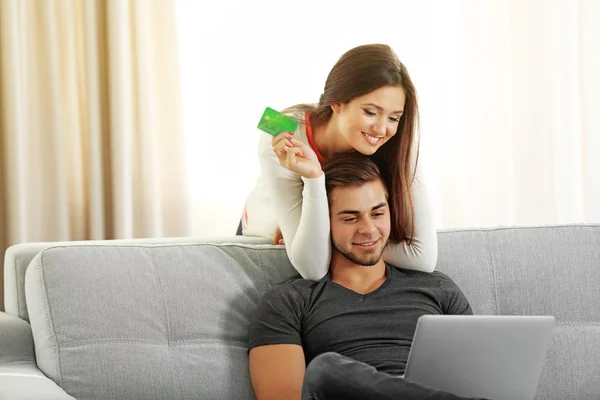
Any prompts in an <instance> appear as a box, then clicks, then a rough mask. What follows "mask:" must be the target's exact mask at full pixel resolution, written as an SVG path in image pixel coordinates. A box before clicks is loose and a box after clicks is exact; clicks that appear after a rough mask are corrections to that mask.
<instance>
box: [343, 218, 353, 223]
mask: <svg viewBox="0 0 600 400" xmlns="http://www.w3.org/2000/svg"><path fill="white" fill-rule="evenodd" d="M354 221H356V218H346V219H344V222H354Z"/></svg>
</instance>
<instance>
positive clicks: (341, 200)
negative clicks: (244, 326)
mask: <svg viewBox="0 0 600 400" xmlns="http://www.w3.org/2000/svg"><path fill="white" fill-rule="evenodd" d="M323 171H324V172H325V179H326V186H327V193H328V198H329V207H330V217H331V240H332V243H333V253H332V258H331V264H330V270H329V274H328V275H327V276H326V277H324V278H323V279H322V280H320V281H319V282H314V281H310V280H304V279H295V280H292V281H289V282H286V283H284V284H282V285H280V286H278V287H276V288H274V289H272V290H271V291H269V292H267V293H266V294H265V295H264V296H263V298H262V299H261V301H260V303H259V305H258V306H257V309H256V311H255V314H254V316H253V320H252V323H251V326H250V331H249V348H250V354H249V364H250V377H251V380H252V385H253V387H254V391H255V393H256V395H257V398H258V400H271V399H278V400H279V399H300V398H302V399H315V400H316V399H319V400H324V399H373V400H377V399H459V397H457V396H454V395H452V394H449V393H443V392H439V391H436V390H433V389H431V388H427V387H424V386H421V385H418V384H415V383H412V382H408V381H406V380H404V379H401V377H402V376H403V375H404V369H405V366H406V361H407V359H408V353H409V351H410V347H411V344H412V338H413V335H414V332H415V328H416V325H417V321H418V319H419V317H421V316H422V315H427V314H472V310H471V307H470V305H469V302H468V301H467V299H466V298H465V296H464V295H463V293H462V292H461V290H460V289H459V288H458V286H456V284H455V283H454V282H453V281H452V280H451V279H450V278H448V277H447V276H446V275H444V274H443V273H441V272H433V273H425V272H420V271H414V270H405V269H400V268H395V267H394V266H392V265H389V264H386V263H385V262H384V261H383V258H382V254H383V252H384V250H385V247H386V244H387V241H388V237H389V234H390V208H389V207H388V190H387V189H386V187H385V184H384V183H383V181H382V179H381V177H380V172H379V170H378V168H377V166H376V165H375V164H374V163H373V162H372V161H371V160H370V159H369V158H368V157H367V156H364V155H361V154H359V153H350V154H342V155H337V156H334V157H332V158H330V159H328V160H327V161H326V162H325V164H324V165H323Z"/></svg>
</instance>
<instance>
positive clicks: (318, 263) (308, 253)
mask: <svg viewBox="0 0 600 400" xmlns="http://www.w3.org/2000/svg"><path fill="white" fill-rule="evenodd" d="M259 159H260V166H261V177H262V178H263V179H264V181H265V186H266V189H267V190H268V191H269V192H270V193H269V194H270V196H269V197H270V198H271V203H272V204H271V207H272V212H274V213H275V216H276V220H277V222H278V224H279V228H280V229H281V233H282V235H283V239H284V241H285V247H286V251H287V254H288V257H289V259H290V262H291V264H292V265H293V266H294V268H296V270H297V271H298V272H299V273H300V275H301V276H302V277H303V278H304V279H309V280H313V281H318V280H320V279H321V278H323V277H324V276H325V274H327V271H328V269H329V262H330V259H331V242H330V240H329V232H330V225H329V204H328V202H327V193H326V190H325V175H323V174H322V175H321V176H320V177H318V178H314V179H309V178H303V177H302V176H300V175H299V174H297V173H295V172H293V171H291V170H289V169H287V168H286V167H284V166H282V165H281V164H279V160H278V159H277V156H276V155H275V153H274V152H273V148H272V147H271V138H270V137H269V136H268V135H264V134H263V135H262V137H261V140H260V143H259Z"/></svg>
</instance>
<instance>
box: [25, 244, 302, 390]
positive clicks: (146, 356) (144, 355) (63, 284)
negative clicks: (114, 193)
mask: <svg viewBox="0 0 600 400" xmlns="http://www.w3.org/2000/svg"><path fill="white" fill-rule="evenodd" d="M267 247H268V249H266V248H265V247H264V246H259V245H241V244H221V245H216V244H189V245H163V246H159V245H156V246H151V245H147V246H134V245H129V246H127V245H123V246H117V245H113V246H93V245H90V246H78V247H53V248H49V249H46V250H43V251H42V252H41V253H40V254H38V255H37V256H36V257H35V258H34V260H33V261H32V263H31V265H30V266H29V268H28V270H27V275H26V287H25V290H26V294H27V301H28V306H29V315H30V319H31V326H32V330H33V335H34V340H35V350H36V355H37V363H38V366H39V368H40V369H41V370H42V371H43V372H44V373H45V374H46V375H47V376H48V377H50V378H52V379H53V380H54V381H56V382H57V383H58V384H59V385H60V386H61V387H62V388H64V389H65V391H66V392H67V393H69V394H71V395H72V396H74V397H75V398H77V399H82V400H83V399H99V398H103V399H128V398H137V399H162V398H165V399H166V398H184V399H238V398H239V399H244V398H248V399H249V398H252V397H253V395H252V390H251V386H250V380H249V375H248V361H247V349H246V343H247V330H248V324H249V318H250V316H251V314H252V312H253V309H254V306H255V305H256V304H257V303H258V301H259V300H260V297H261V295H262V293H264V292H265V291H266V290H267V288H269V287H272V286H273V285H274V284H276V283H278V282H281V281H283V280H286V279H289V278H291V277H293V276H297V273H296V271H295V270H294V269H293V267H292V266H291V265H290V264H289V261H288V259H287V255H286V252H285V249H284V248H283V247H279V248H273V247H272V246H267ZM81 382H85V383H86V384H85V385H82V384H81Z"/></svg>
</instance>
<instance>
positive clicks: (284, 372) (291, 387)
mask: <svg viewBox="0 0 600 400" xmlns="http://www.w3.org/2000/svg"><path fill="white" fill-rule="evenodd" d="M305 371H306V364H305V361H304V350H303V349H302V346H299V345H297V344H272V345H266V346H259V347H255V348H253V349H252V350H250V379H251V381H252V387H253V388H254V393H256V397H257V399H258V400H288V399H289V400H299V399H300V396H301V394H302V382H303V381H304V373H305Z"/></svg>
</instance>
